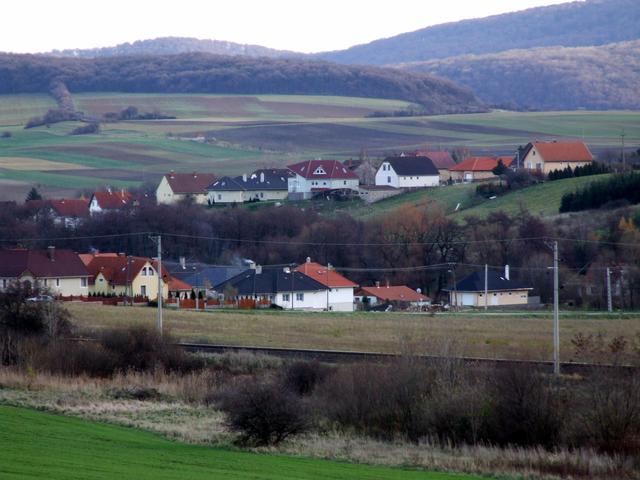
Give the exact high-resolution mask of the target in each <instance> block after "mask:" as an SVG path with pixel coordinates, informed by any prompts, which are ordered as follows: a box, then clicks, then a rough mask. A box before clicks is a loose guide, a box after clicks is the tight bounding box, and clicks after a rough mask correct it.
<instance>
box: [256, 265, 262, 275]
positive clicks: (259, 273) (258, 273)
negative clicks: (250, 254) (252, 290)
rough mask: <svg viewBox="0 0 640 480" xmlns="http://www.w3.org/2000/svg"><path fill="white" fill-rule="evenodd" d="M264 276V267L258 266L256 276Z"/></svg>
mask: <svg viewBox="0 0 640 480" xmlns="http://www.w3.org/2000/svg"><path fill="white" fill-rule="evenodd" d="M261 274H262V265H256V275H261Z"/></svg>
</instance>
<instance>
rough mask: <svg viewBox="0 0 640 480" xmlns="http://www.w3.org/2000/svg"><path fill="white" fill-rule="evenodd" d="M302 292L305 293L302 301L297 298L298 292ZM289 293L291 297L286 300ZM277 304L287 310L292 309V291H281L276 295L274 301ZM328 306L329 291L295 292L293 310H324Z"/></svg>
mask: <svg viewBox="0 0 640 480" xmlns="http://www.w3.org/2000/svg"><path fill="white" fill-rule="evenodd" d="M298 293H301V294H303V295H304V299H303V300H302V301H300V300H298V299H297V298H296V294H298ZM286 295H289V299H288V300H285V299H284V297H285V296H286ZM273 302H274V303H275V304H276V305H278V306H280V307H282V308H284V309H285V310H291V308H292V304H291V292H280V293H278V294H277V295H276V297H275V299H274V301H273ZM326 308H327V291H326V290H319V291H315V292H295V291H294V292H293V310H312V311H313V310H317V311H322V310H325V309H326Z"/></svg>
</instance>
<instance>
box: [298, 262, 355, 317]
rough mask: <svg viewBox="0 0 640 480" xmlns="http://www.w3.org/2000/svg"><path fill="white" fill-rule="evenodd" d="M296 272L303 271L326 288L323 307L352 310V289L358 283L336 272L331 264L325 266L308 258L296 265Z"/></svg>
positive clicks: (342, 310) (339, 310) (344, 310)
mask: <svg viewBox="0 0 640 480" xmlns="http://www.w3.org/2000/svg"><path fill="white" fill-rule="evenodd" d="M295 271H296V272H300V273H304V274H305V275H306V276H307V277H311V278H312V279H314V280H315V281H316V282H318V283H321V284H322V285H324V286H325V287H326V289H327V295H326V305H325V309H326V310H328V311H336V312H353V309H354V304H353V290H354V288H356V287H357V286H358V285H357V284H355V283H353V282H352V281H351V280H349V279H348V278H346V277H343V276H342V275H340V274H339V273H338V272H336V271H335V270H334V269H333V268H332V267H331V265H329V266H328V267H325V266H323V265H320V264H319V263H315V262H312V261H311V259H310V258H307V261H306V262H305V263H303V264H302V265H298V266H297V267H296V269H295Z"/></svg>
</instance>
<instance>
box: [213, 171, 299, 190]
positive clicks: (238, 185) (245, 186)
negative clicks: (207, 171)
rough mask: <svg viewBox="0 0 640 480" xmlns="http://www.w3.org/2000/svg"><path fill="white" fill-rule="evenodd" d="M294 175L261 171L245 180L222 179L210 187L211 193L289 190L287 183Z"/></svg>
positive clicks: (283, 172) (288, 172)
mask: <svg viewBox="0 0 640 480" xmlns="http://www.w3.org/2000/svg"><path fill="white" fill-rule="evenodd" d="M291 176H293V173H292V172H291V171H289V170H286V169H280V168H268V169H260V170H256V171H255V172H253V173H252V174H251V175H247V177H246V180H245V178H244V177H243V176H242V175H240V176H238V177H233V178H232V177H222V178H220V179H219V180H218V181H216V182H214V183H212V184H211V185H209V187H208V188H207V190H211V191H255V190H287V189H288V186H287V181H288V179H289V177H291Z"/></svg>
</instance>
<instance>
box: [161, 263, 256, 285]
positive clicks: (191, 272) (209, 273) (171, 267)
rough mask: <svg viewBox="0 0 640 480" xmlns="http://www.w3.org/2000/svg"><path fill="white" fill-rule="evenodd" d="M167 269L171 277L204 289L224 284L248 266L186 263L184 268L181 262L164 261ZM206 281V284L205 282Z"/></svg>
mask: <svg viewBox="0 0 640 480" xmlns="http://www.w3.org/2000/svg"><path fill="white" fill-rule="evenodd" d="M162 266H163V267H165V268H166V269H167V270H168V271H169V273H171V275H172V276H173V277H175V278H177V279H179V280H182V281H183V282H186V283H188V284H189V285H193V286H194V287H203V286H205V283H208V284H209V285H211V286H212V287H213V286H214V285H217V284H219V283H224V282H226V281H227V280H229V279H230V278H233V277H235V276H236V275H238V274H240V273H242V272H244V271H245V270H246V269H247V267H246V266H236V265H208V264H206V263H199V262H195V263H185V266H184V268H182V265H181V264H180V262H171V261H164V262H162ZM205 280H206V282H205Z"/></svg>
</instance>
